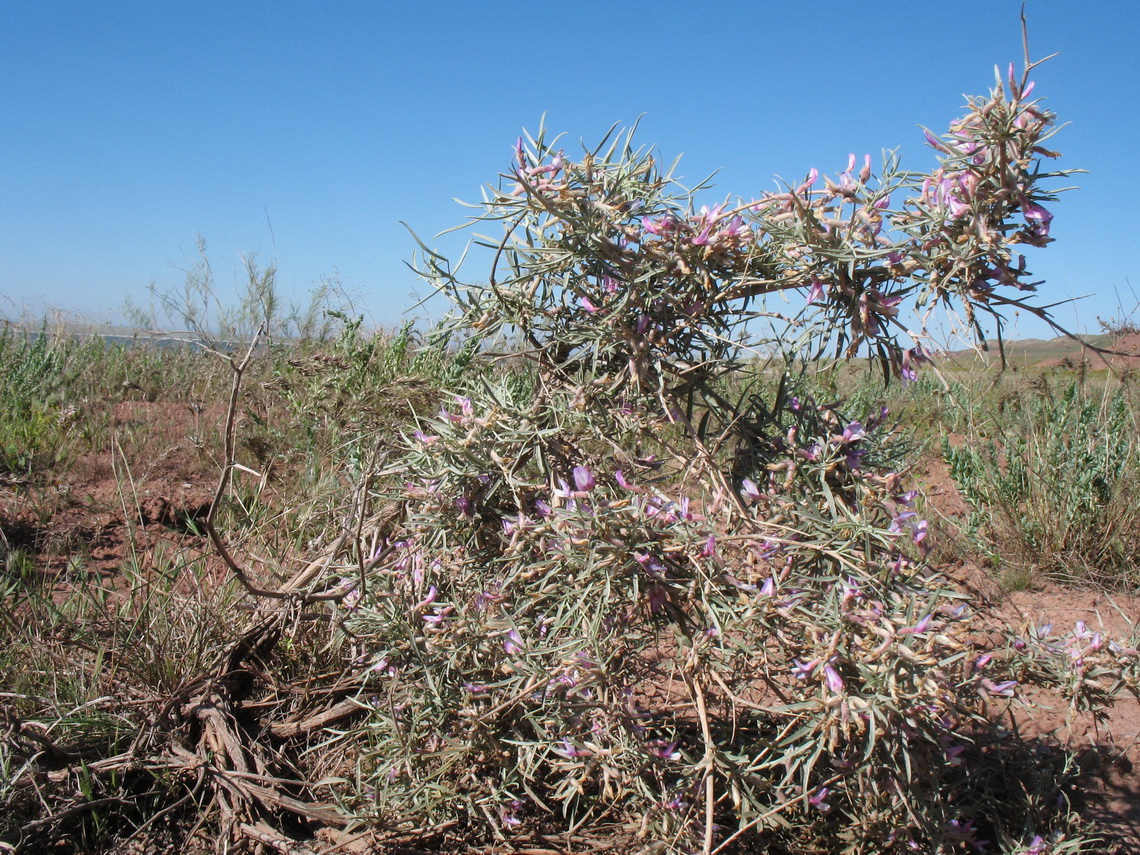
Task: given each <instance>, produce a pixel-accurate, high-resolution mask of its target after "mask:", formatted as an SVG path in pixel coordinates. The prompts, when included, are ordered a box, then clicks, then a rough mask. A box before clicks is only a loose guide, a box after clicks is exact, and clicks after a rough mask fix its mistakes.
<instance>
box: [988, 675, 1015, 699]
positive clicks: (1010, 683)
mask: <svg viewBox="0 0 1140 855" xmlns="http://www.w3.org/2000/svg"><path fill="white" fill-rule="evenodd" d="M1016 687H1017V680H1006V681H1005V682H1004V683H995V682H994V681H993V680H989V679H986V678H983V679H982V688H983V689H985V691H986V692H987V693H989V694H991V695H997V696H998V697H1001V698H1012V697H1013V690H1014V689H1015V688H1016Z"/></svg>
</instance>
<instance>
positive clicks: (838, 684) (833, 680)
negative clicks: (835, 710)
mask: <svg viewBox="0 0 1140 855" xmlns="http://www.w3.org/2000/svg"><path fill="white" fill-rule="evenodd" d="M823 678H824V680H825V681H826V682H827V688H829V689H831V691H833V692H836V693H838V692H842V691H843V678H842V677H840V676H839V672H838V671H836V670H835V668H834V667H833V666H832V665H831V663H828V664H827V665H824V666H823Z"/></svg>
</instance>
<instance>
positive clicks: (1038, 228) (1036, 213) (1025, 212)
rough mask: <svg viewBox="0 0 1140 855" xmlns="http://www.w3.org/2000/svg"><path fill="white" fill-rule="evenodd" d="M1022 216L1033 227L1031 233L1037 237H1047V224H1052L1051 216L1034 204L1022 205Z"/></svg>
mask: <svg viewBox="0 0 1140 855" xmlns="http://www.w3.org/2000/svg"><path fill="white" fill-rule="evenodd" d="M1021 213H1022V216H1024V217H1025V219H1026V221H1027V222H1029V223H1031V224H1032V225H1033V227H1034V228H1033V232H1034V234H1035V235H1036V236H1037V237H1048V236H1049V224H1050V223H1051V222H1053V215H1052V214H1051V213H1049V212H1048V211H1047V210H1045V209H1044V208H1042V207H1041V206H1040V205H1038V204H1037V203H1036V202H1029V203H1027V204H1025V205H1022V208H1021Z"/></svg>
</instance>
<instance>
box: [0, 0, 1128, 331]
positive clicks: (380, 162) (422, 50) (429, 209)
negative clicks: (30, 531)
mask: <svg viewBox="0 0 1140 855" xmlns="http://www.w3.org/2000/svg"><path fill="white" fill-rule="evenodd" d="M1019 8H1020V2H1019V0H955V2H952V3H951V2H945V0H905V2H883V0H857V2H847V1H846V0H835V2H823V0H814V2H813V0H795V1H794V2H793V1H792V0H788V2H784V0H769V2H760V0H752V2H716V0H709V1H708V2H702V3H695V2H672V0H658V2H653V3H647V2H640V0H626V2H620V0H610V2H593V0H588V2H569V0H566V2H563V3H559V4H551V3H542V2H537V0H532V2H527V3H516V2H498V0H466V2H461V0H449V2H419V3H388V2H380V0H376V2H327V3H317V2H308V3H301V2H291V0H279V1H278V2H272V3H271V2H254V0H245V2H221V1H220V0H219V2H210V3H197V2H177V0H172V2H163V3H153V2H131V3H128V2H114V0H103V2H98V3H92V2H55V0H38V1H37V2H32V0H26V2H9V1H8V0H0V16H2V17H0V20H2V26H0V314H3V315H6V316H9V317H12V316H15V315H20V314H21V313H25V312H31V313H33V314H36V313H39V312H41V311H42V310H44V309H62V310H67V311H70V312H76V313H80V314H83V315H86V316H88V317H90V318H92V319H94V320H99V321H102V320H110V319H113V318H115V317H116V316H117V315H118V314H119V313H120V311H121V308H122V306H123V304H124V302H125V300H126V299H127V298H128V296H130V297H133V298H134V299H136V300H140V299H143V298H145V293H146V287H147V285H148V284H149V283H151V282H154V283H156V284H157V285H158V286H159V287H172V286H176V285H177V284H178V283H180V282H181V280H182V277H183V272H182V271H183V270H185V269H186V268H187V267H189V266H191V265H192V264H193V263H194V261H195V244H196V238H197V236H198V235H201V236H202V237H203V238H204V239H205V241H206V243H207V246H208V250H209V254H210V257H211V261H212V263H213V266H214V269H215V273H216V275H217V278H218V282H219V283H220V284H221V285H222V286H223V288H228V287H232V286H233V285H234V284H235V283H236V282H237V281H238V279H239V277H240V274H241V256H242V255H251V254H252V255H256V256H257V258H259V259H260V260H262V261H268V260H270V259H273V260H276V262H277V264H278V267H279V282H280V284H281V286H282V289H283V291H284V292H285V294H286V295H287V296H291V297H294V298H295V299H300V298H301V296H302V295H304V294H305V293H307V292H308V290H309V289H310V288H312V287H313V286H314V285H315V284H316V283H318V282H319V281H320V280H321V279H322V278H331V277H337V278H339V280H340V281H341V282H342V283H343V284H344V285H345V286H346V287H347V288H348V289H349V290H351V291H352V292H354V293H356V294H358V295H359V308H360V309H361V311H364V312H366V313H367V315H368V319H369V321H370V322H372V323H377V324H385V325H390V324H396V323H398V322H399V321H400V320H401V318H402V317H403V316H404V312H405V311H406V310H407V309H409V308H410V307H411V306H412V304H413V303H414V302H415V297H414V296H413V294H417V293H418V294H422V293H423V292H424V286H423V285H422V283H419V282H417V280H416V279H415V277H414V275H413V274H412V273H411V272H410V271H409V270H408V269H407V267H406V265H405V262H406V261H407V260H409V259H410V258H411V256H412V253H413V251H414V249H415V244H414V242H413V240H412V238H411V237H410V236H409V235H408V233H407V231H406V230H405V229H404V227H403V226H401V225H400V221H401V220H403V221H406V222H407V223H408V224H409V225H410V226H411V227H412V228H414V229H415V230H416V232H417V233H418V234H419V235H421V236H423V237H424V238H425V239H427V240H428V242H429V243H432V244H434V245H436V246H438V247H440V248H441V249H443V250H445V251H447V252H456V253H457V252H458V250H459V249H460V244H459V242H458V241H457V240H456V239H454V238H451V239H441V240H439V241H435V240H434V239H433V236H434V235H435V234H436V233H438V232H440V231H441V230H443V229H446V228H448V227H450V226H453V225H456V224H458V223H460V222H461V221H463V219H464V218H465V216H466V213H467V212H466V211H465V209H463V208H462V207H460V206H458V205H457V204H455V202H454V201H453V200H454V199H455V198H459V199H466V200H476V199H478V197H479V191H480V187H481V185H482V184H484V183H486V182H491V181H494V180H495V177H496V175H497V174H498V173H499V172H500V171H501V170H503V169H505V168H507V166H508V164H509V162H510V156H511V146H512V144H513V141H514V140H515V138H516V137H517V136H518V134H519V132H520V130H521V129H522V128H524V127H525V128H529V129H534V128H536V127H537V125H538V123H539V120H540V118H541V117H542V115H543V114H545V115H546V123H547V126H548V127H549V128H550V129H551V130H553V131H558V132H566V134H567V135H568V142H570V143H576V141H577V140H579V139H581V140H584V141H586V142H594V141H596V140H597V139H598V138H600V136H601V135H602V134H603V133H604V132H605V131H606V130H607V129H608V128H609V126H610V125H611V124H613V123H614V122H624V123H629V122H632V121H634V120H635V119H637V118H638V116H644V118H643V119H642V121H641V127H640V131H639V135H638V138H639V139H640V140H641V142H642V143H645V144H647V145H655V146H657V147H658V148H659V149H660V151H661V153H662V155H663V156H664V158H665V159H666V160H672V158H673V157H675V156H676V155H680V154H683V155H684V157H683V159H682V161H681V168H680V170H679V172H680V174H681V175H682V176H683V177H685V178H686V179H690V180H692V181H694V182H695V181H696V180H697V179H699V178H702V177H704V176H706V175H707V174H709V173H711V172H713V171H715V170H719V174H718V177H717V179H716V183H717V189H718V195H727V194H731V195H733V196H737V195H740V196H744V197H749V198H750V197H752V196H754V195H756V194H758V193H761V192H764V191H765V190H770V189H773V187H774V183H773V179H774V176H776V175H783V176H789V177H799V176H802V175H803V174H805V173H806V171H807V170H808V169H809V168H811V167H813V166H814V167H817V168H819V169H820V170H821V171H822V172H829V173H834V172H838V171H840V170H842V168H843V167H844V165H845V163H846V160H847V153H848V152H852V151H853V152H857V153H860V154H862V153H864V152H871V153H872V154H873V155H874V156H875V160H876V161H877V160H878V153H879V152H880V151H881V150H882V149H884V148H894V147H899V148H900V149H901V153H902V156H903V162H904V164H905V165H908V166H909V167H911V168H923V169H925V168H928V167H929V166H930V164H931V159H930V158H931V155H930V153H929V150H928V149H926V147H925V146H924V145H923V143H922V134H921V132H920V131H919V130H918V127H917V126H918V125H920V124H921V125H927V126H930V127H932V128H935V129H941V128H944V127H945V125H946V124H947V122H948V121H949V120H951V119H953V118H954V117H955V116H957V115H959V113H960V108H961V105H962V103H963V97H962V96H963V93H971V94H973V93H977V94H981V93H983V92H984V91H986V90H987V89H988V88H989V86H990V85H991V84H992V81H993V67H994V65H996V64H1000V65H1001V66H1002V67H1003V68H1004V66H1005V65H1006V64H1007V63H1008V62H1010V61H1011V60H1012V61H1015V62H1017V63H1018V64H1020V60H1021V56H1022V48H1021V35H1020V24H1019V20H1018V10H1019ZM1027 8H1028V15H1029V22H1030V44H1031V49H1032V51H1033V54H1034V58H1039V57H1042V56H1045V55H1046V54H1050V53H1055V52H1059V53H1060V56H1058V57H1057V58H1056V59H1054V60H1052V61H1050V62H1049V63H1047V64H1046V65H1045V66H1043V67H1042V68H1041V69H1040V70H1039V71H1038V72H1037V73H1036V74H1035V75H1034V78H1035V80H1036V81H1037V89H1036V90H1035V95H1037V96H1039V97H1041V98H1042V99H1043V100H1044V104H1045V105H1046V106H1047V107H1049V108H1050V109H1052V110H1054V111H1055V112H1056V113H1057V114H1058V116H1059V117H1060V119H1061V120H1062V121H1066V122H1069V123H1070V125H1069V127H1067V128H1066V129H1064V130H1063V131H1061V133H1060V134H1059V135H1058V137H1056V138H1055V142H1056V148H1058V149H1060V150H1061V151H1062V152H1064V154H1065V157H1064V158H1063V160H1062V161H1061V165H1063V166H1067V167H1072V168H1084V169H1087V170H1089V174H1087V175H1080V176H1076V177H1075V178H1074V181H1073V183H1076V184H1079V185H1080V187H1081V189H1080V190H1078V191H1074V192H1073V193H1069V194H1066V195H1065V196H1064V197H1063V198H1062V199H1061V200H1060V201H1059V202H1058V203H1056V204H1055V206H1054V210H1055V214H1056V219H1055V220H1054V222H1053V235H1054V236H1055V237H1056V238H1057V241H1056V242H1055V243H1054V244H1052V245H1051V246H1050V247H1049V248H1047V249H1045V250H1043V251H1037V252H1034V253H1033V254H1032V255H1031V256H1030V267H1031V269H1032V270H1034V272H1035V273H1037V274H1038V278H1044V279H1046V280H1048V285H1046V286H1043V288H1042V299H1043V300H1046V301H1050V302H1052V301H1056V300H1064V299H1066V298H1070V297H1078V296H1082V295H1086V294H1091V295H1093V296H1091V297H1089V299H1087V300H1083V301H1081V302H1080V303H1078V304H1076V306H1073V307H1062V308H1059V309H1058V310H1057V315H1058V317H1059V319H1061V320H1062V321H1063V322H1065V323H1067V324H1069V325H1071V326H1073V327H1074V328H1077V329H1079V330H1089V331H1095V330H1096V329H1097V323H1096V318H1097V316H1098V315H1099V316H1102V317H1110V316H1114V315H1118V314H1119V313H1120V309H1121V308H1123V309H1124V310H1128V309H1131V308H1133V306H1134V305H1135V303H1136V300H1137V297H1136V291H1135V290H1133V288H1135V289H1137V290H1140V282H1138V281H1137V279H1136V277H1135V276H1133V271H1132V264H1131V262H1132V259H1133V257H1134V255H1135V251H1134V247H1135V246H1136V245H1137V243H1138V241H1137V240H1136V239H1135V237H1134V227H1132V226H1131V225H1130V223H1131V216H1132V214H1133V211H1134V204H1133V202H1132V200H1131V196H1132V195H1134V194H1133V193H1132V191H1127V188H1125V187H1124V179H1125V178H1126V177H1130V176H1133V175H1134V174H1135V163H1134V160H1135V158H1136V156H1137V153H1138V152H1137V149H1138V143H1137V139H1138V137H1140V135H1138V131H1140V127H1138V119H1137V107H1136V105H1137V104H1140V91H1138V90H1140V64H1137V62H1136V60H1135V50H1136V41H1137V37H1138V36H1140V11H1137V9H1138V7H1137V5H1136V4H1133V3H1124V2H1119V0H1112V1H1111V2H1110V0H1087V2H1083V3H1081V4H1079V5H1078V4H1074V3H1072V2H1071V1H1070V0H1029V2H1028V5H1027ZM568 147H569V148H572V147H573V146H572V145H571V146H568ZM471 273H472V275H475V271H471ZM1129 277H1131V283H1130V281H1129ZM442 309H443V307H442V306H436V305H433V304H429V305H428V307H427V308H421V309H418V310H417V314H419V315H421V316H422V315H424V314H425V313H438V312H440V311H442ZM1015 333H1016V335H1018V336H1019V337H1027V336H1034V335H1047V334H1048V333H1047V332H1046V331H1045V330H1043V329H1042V327H1041V326H1040V325H1039V324H1037V323H1036V322H1031V321H1030V320H1029V319H1022V320H1020V321H1018V323H1017V326H1016V329H1015Z"/></svg>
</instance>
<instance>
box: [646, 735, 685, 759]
mask: <svg viewBox="0 0 1140 855" xmlns="http://www.w3.org/2000/svg"><path fill="white" fill-rule="evenodd" d="M645 751H646V753H648V754H649V756H650V757H657V758H659V759H661V760H680V759H681V752H679V751H678V750H677V743H676V742H666V741H665V740H663V739H655V740H653V741H652V742H649V743H646V746H645Z"/></svg>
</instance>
